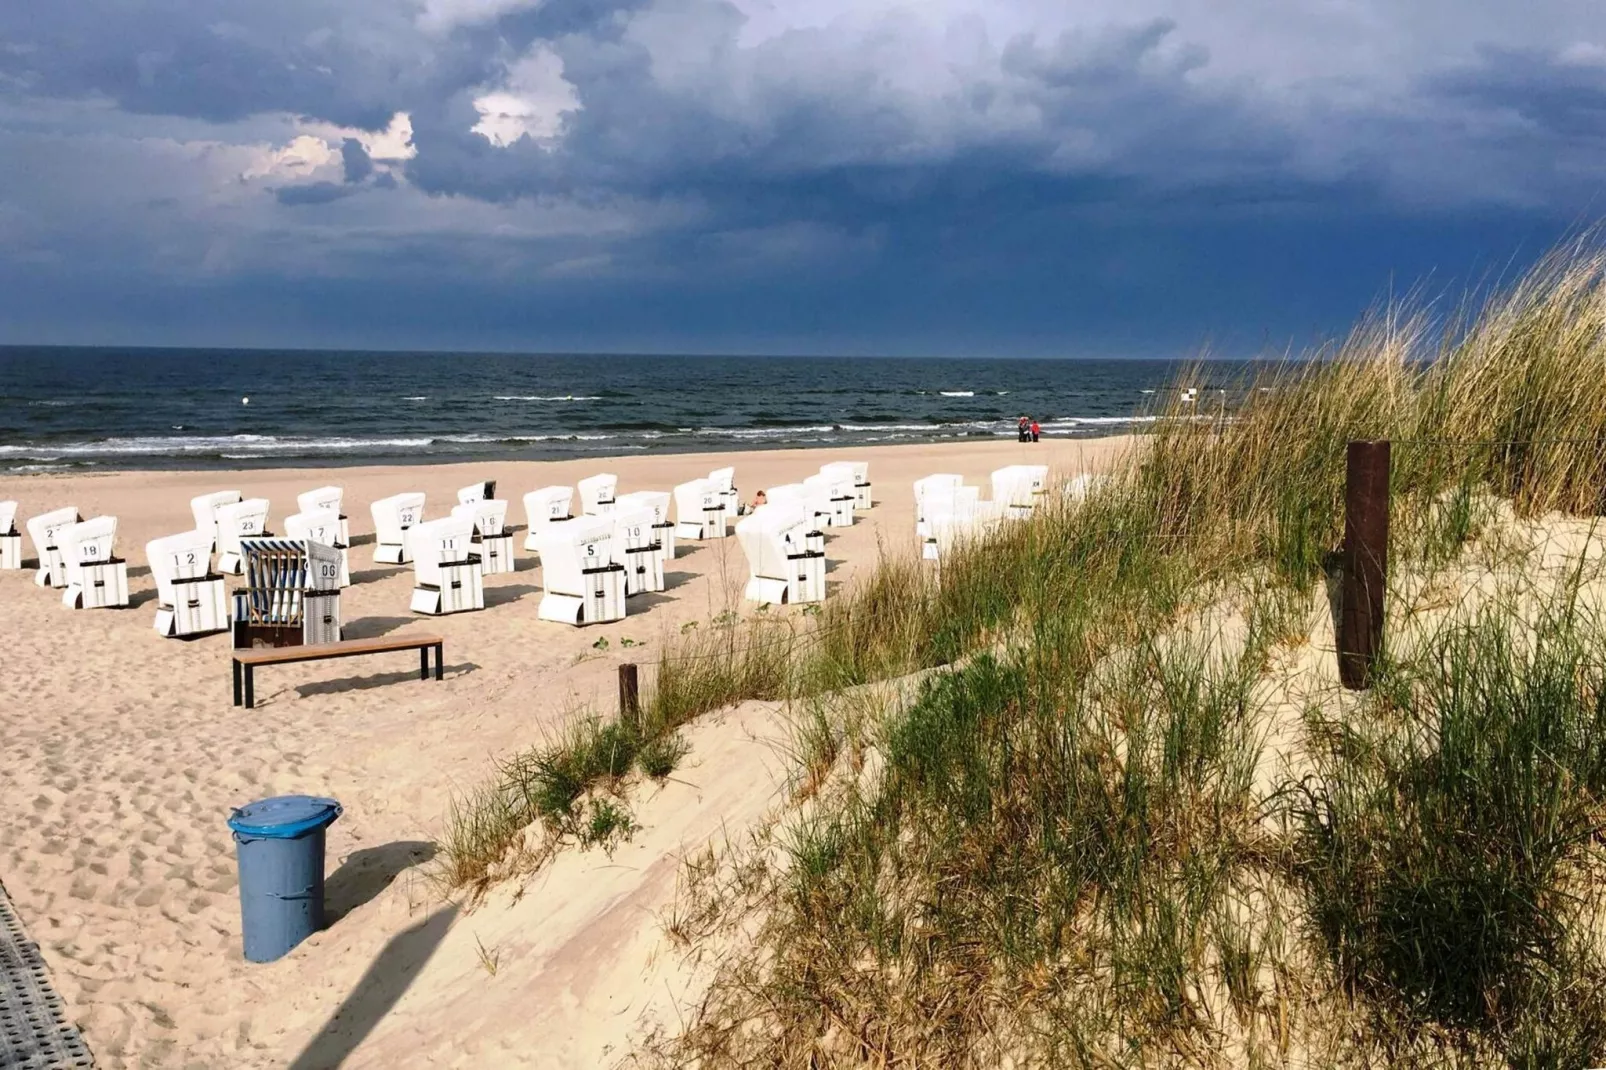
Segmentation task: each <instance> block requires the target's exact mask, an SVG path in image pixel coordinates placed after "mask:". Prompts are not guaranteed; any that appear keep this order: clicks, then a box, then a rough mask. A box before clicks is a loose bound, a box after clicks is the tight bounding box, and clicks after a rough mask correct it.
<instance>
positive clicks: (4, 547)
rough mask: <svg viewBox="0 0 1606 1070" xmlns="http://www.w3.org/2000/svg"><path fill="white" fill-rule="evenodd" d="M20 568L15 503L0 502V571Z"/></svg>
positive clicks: (19, 542)
mask: <svg viewBox="0 0 1606 1070" xmlns="http://www.w3.org/2000/svg"><path fill="white" fill-rule="evenodd" d="M21 567H22V535H21V533H20V532H18V531H17V503H16V502H0V570H3V571H7V572H15V571H16V570H17V569H19V568H21Z"/></svg>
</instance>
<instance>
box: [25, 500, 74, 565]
mask: <svg viewBox="0 0 1606 1070" xmlns="http://www.w3.org/2000/svg"><path fill="white" fill-rule="evenodd" d="M76 523H78V510H77V509H75V508H73V507H72V506H70V505H69V506H66V507H64V508H61V509H55V510H52V511H51V512H48V513H41V514H40V515H39V516H36V517H33V518H31V519H30V520H29V521H28V538H29V539H31V540H32V541H33V546H34V549H35V550H37V551H38V553H39V560H40V561H41V563H42V562H43V561H44V557H45V551H46V550H48V549H50V548H51V547H52V546H55V547H60V545H61V544H60V542H58V541H57V540H58V538H59V536H60V534H61V530H62V529H63V528H65V527H67V526H69V525H71V524H76Z"/></svg>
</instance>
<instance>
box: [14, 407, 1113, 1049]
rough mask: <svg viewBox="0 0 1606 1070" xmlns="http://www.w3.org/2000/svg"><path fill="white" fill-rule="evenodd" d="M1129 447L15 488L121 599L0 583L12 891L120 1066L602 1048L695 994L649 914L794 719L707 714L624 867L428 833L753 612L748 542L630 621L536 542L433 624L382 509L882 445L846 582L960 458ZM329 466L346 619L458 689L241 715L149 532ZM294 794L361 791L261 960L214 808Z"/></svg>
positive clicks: (1091, 460)
mask: <svg viewBox="0 0 1606 1070" xmlns="http://www.w3.org/2000/svg"><path fill="white" fill-rule="evenodd" d="M1127 441H1128V440H1125V439H1119V438H1110V439H1097V440H1074V441H1073V440H1054V441H1045V442H1044V443H1042V444H1041V445H1038V446H1025V445H1020V444H1017V443H1014V442H986V443H977V442H964V443H954V444H941V445H918V446H895V447H882V448H860V449H854V450H851V451H848V450H821V451H801V450H787V451H765V452H751V453H718V454H702V455H695V454H680V455H658V456H634V457H623V458H616V459H594V460H588V461H585V462H559V463H535V462H520V463H489V464H469V465H437V466H397V467H366V468H341V469H310V470H288V469H286V470H253V471H241V472H232V473H231V472H219V471H207V472H154V473H147V472H123V473H115V474H102V475H86V476H67V477H57V476H36V477H13V478H6V479H0V499H11V498H14V499H16V500H17V501H18V502H19V509H18V525H19V527H21V525H22V523H23V522H24V521H25V520H26V518H28V517H30V516H33V515H35V514H37V513H40V512H43V511H45V510H48V509H53V508H59V507H61V506H65V505H73V506H76V507H77V508H78V509H79V511H80V512H81V513H82V514H83V515H84V516H85V517H89V516H93V515H98V514H110V515H115V516H116V517H117V518H118V521H119V530H118V552H119V554H120V555H121V556H122V557H124V558H126V559H127V560H128V562H129V572H130V589H131V592H132V599H133V606H132V608H129V609H127V610H121V611H112V610H96V611H79V612H73V611H70V610H68V609H66V608H65V607H63V606H62V605H61V603H60V600H59V594H58V593H56V592H51V591H48V590H42V589H40V588H38V587H35V586H34V585H33V584H32V582H31V571H22V572H8V573H0V622H3V635H4V637H5V649H6V657H5V664H6V672H5V673H4V674H3V676H0V755H3V765H0V768H3V769H4V773H3V775H0V783H3V784H4V793H3V794H4V798H5V799H6V801H7V803H8V804H9V810H10V813H9V815H8V817H7V819H6V821H5V825H4V827H5V830H6V832H5V836H4V840H3V845H0V880H3V881H4V884H5V887H6V889H7V891H8V892H9V893H10V895H11V897H12V898H13V900H14V901H15V903H16V905H17V908H18V910H19V911H20V913H21V916H22V918H23V921H24V923H25V924H26V925H27V927H28V929H29V932H30V935H31V936H32V938H33V939H35V940H37V941H38V942H39V943H40V945H41V946H42V948H43V949H44V954H45V957H46V959H47V961H48V963H49V966H50V968H51V971H52V979H53V980H54V982H55V984H56V985H57V987H58V988H59V989H60V991H61V992H62V994H63V996H64V997H65V998H66V1000H67V1002H68V1005H69V1007H70V1008H71V1012H72V1015H73V1017H74V1019H75V1021H76V1022H77V1023H78V1024H79V1025H80V1026H81V1028H82V1030H83V1032H84V1035H85V1038H86V1039H87V1041H88V1043H89V1045H90V1047H91V1048H92V1050H93V1051H94V1053H95V1055H96V1057H97V1060H98V1061H99V1065H102V1066H106V1067H122V1066H162V1067H169V1066H171V1067H216V1066H230V1067H247V1066H250V1067H255V1066H263V1067H266V1066H286V1065H294V1066H297V1067H301V1068H310V1067H315V1066H333V1065H345V1066H352V1067H361V1066H378V1065H390V1066H400V1065H407V1066H422V1065H427V1066H464V1067H472V1066H497V1067H513V1066H543V1067H544V1066H576V1067H581V1066H585V1067H589V1066H596V1065H607V1064H608V1063H609V1062H610V1061H611V1060H614V1059H617V1058H618V1057H619V1056H620V1055H622V1054H623V1053H624V1050H625V1045H626V1044H627V1043H628V1041H629V1039H630V1037H631V1036H632V1035H634V1034H635V1033H636V1032H637V1031H638V1030H639V1029H641V1028H643V1027H644V1026H650V1025H652V1024H653V1023H654V1022H655V1021H658V1022H671V1023H672V1022H673V1021H674V1020H675V1015H676V1013H677V1012H676V1008H677V1006H679V1005H680V1003H679V1001H681V1000H683V999H685V998H689V996H690V993H687V992H685V991H682V990H680V988H679V986H680V985H681V981H682V975H681V974H679V973H677V968H676V966H675V964H674V962H673V961H672V957H670V956H666V955H665V954H663V953H662V952H663V948H662V946H661V931H660V930H661V925H660V922H659V921H658V912H660V911H662V910H663V909H665V908H666V907H667V906H668V904H669V901H670V899H671V898H672V896H673V891H674V887H675V879H676V872H677V868H678V866H679V864H680V859H681V857H682V855H683V854H684V853H685V852H687V851H693V850H698V849H700V848H701V847H702V846H703V845H705V844H706V843H707V842H708V840H709V839H710V837H714V836H729V835H734V834H736V833H737V831H738V830H739V829H741V828H742V827H744V826H745V825H746V824H749V823H751V822H753V821H755V820H757V819H759V818H760V817H761V816H762V815H763V814H764V812H765V811H766V810H767V809H769V807H770V806H771V804H772V800H773V797H774V793H775V790H776V786H777V778H778V777H779V776H780V774H781V768H782V765H783V761H782V759H781V756H780V754H779V753H778V749H777V748H779V747H780V746H782V742H781V738H782V736H783V735H784V733H783V732H782V725H781V721H780V718H779V715H778V714H777V713H776V711H774V710H773V709H772V708H769V707H766V706H764V705H763V704H757V703H754V704H748V705H747V706H744V707H741V708H739V709H737V710H734V711H728V712H727V713H725V714H720V715H716V716H714V717H713V718H710V719H709V720H707V721H705V722H703V723H700V724H699V725H697V726H694V728H693V729H692V730H691V731H690V732H689V734H688V739H689V741H690V742H691V745H692V751H691V754H690V756H689V758H688V759H687V761H686V762H685V763H684V764H683V766H682V767H681V768H680V769H679V770H678V771H677V773H676V774H675V776H674V777H672V778H671V779H670V780H669V781H668V782H667V783H666V784H665V785H664V786H663V787H662V788H660V789H656V794H655V795H651V796H649V798H647V799H646V800H644V801H643V802H642V804H641V806H640V807H639V808H638V813H637V820H638V822H639V823H640V825H641V828H639V829H638V830H637V832H636V834H635V836H634V837H633V839H632V840H631V841H630V842H628V843H626V844H624V845H623V846H622V847H620V848H619V849H618V850H617V851H615V852H614V854H613V856H612V857H611V858H610V857H608V856H606V855H605V854H603V853H602V852H600V851H591V852H579V851H571V852H567V853H566V854H564V855H562V856H560V857H559V858H558V859H557V860H556V861H555V862H554V863H552V864H551V865H549V866H548V867H546V868H545V869H544V870H542V871H541V872H540V873H538V874H537V875H536V876H535V877H534V878H533V879H532V880H530V881H528V882H521V883H519V884H518V885H517V886H516V887H504V888H501V889H498V890H497V891H496V892H494V893H493V894H492V895H491V896H490V897H489V899H488V900H487V901H486V902H484V903H481V904H478V905H476V906H474V907H473V908H472V909H470V908H467V907H465V906H464V905H463V904H456V903H451V902H447V901H445V900H443V899H442V897H441V896H440V894H439V893H438V891H437V890H436V889H435V888H434V887H433V886H432V885H431V883H430V882H429V880H428V879H427V873H428V870H429V864H430V863H429V860H430V857H431V854H432V851H433V848H432V841H433V839H434V838H435V837H436V836H437V835H438V833H439V831H440V828H441V825H442V822H443V820H444V818H445V815H446V813H447V810H448V805H449V801H450V798H451V797H452V794H453V792H454V791H459V790H462V789H464V788H466V787H468V786H471V785H473V784H474V783H476V782H477V781H478V780H479V779H481V778H482V777H483V776H484V774H485V772H486V770H487V768H488V762H489V760H490V759H491V758H492V757H493V756H495V755H498V754H501V753H506V752H508V751H510V750H512V749H514V748H518V747H521V746H528V745H530V744H532V743H534V742H536V741H538V740H540V739H541V738H542V737H543V735H544V734H549V733H551V732H552V731H553V730H554V729H556V728H557V727H558V726H560V725H561V724H562V723H563V721H564V719H565V717H566V716H570V715H573V714H574V713H575V712H576V711H579V710H583V709H585V708H588V707H589V708H592V709H595V710H597V711H600V712H604V713H610V714H611V713H612V711H613V707H614V704H615V699H614V686H615V684H614V681H615V676H616V673H615V667H616V666H617V665H618V664H619V663H620V662H622V661H625V660H630V661H637V662H640V663H642V664H644V665H645V664H649V663H650V662H651V661H652V660H653V658H654V657H655V656H656V653H655V652H656V651H657V650H659V649H661V648H662V646H663V644H664V641H665V639H666V637H668V636H671V635H674V634H676V633H677V632H678V631H679V629H680V628H681V626H682V625H684V624H686V623H687V622H690V621H708V620H710V619H711V618H713V617H714V616H716V615H718V614H720V613H721V612H724V611H725V610H726V609H728V608H733V607H736V608H739V604H740V595H741V588H742V584H743V582H744V581H745V579H746V575H747V572H746V564H745V560H744V558H743V556H742V552H741V549H740V547H739V545H738V544H737V542H736V540H735V539H725V540H719V541H710V542H706V543H692V544H683V545H682V548H681V553H680V556H679V558H678V559H677V560H676V561H675V562H674V564H673V566H672V568H671V569H670V575H669V584H670V588H671V589H670V590H669V591H668V592H667V593H666V594H664V595H662V596H650V595H649V596H642V597H640V598H638V599H634V600H632V603H631V607H630V616H629V617H628V618H627V619H626V620H625V621H623V622H620V623H617V624H609V625H601V626H596V627H589V628H582V629H574V628H569V627H565V626H562V625H557V624H552V623H547V622H543V621H540V620H538V619H537V617H536V605H537V603H538V602H539V600H540V591H541V573H540V570H539V569H538V568H535V567H534V563H533V561H532V560H531V559H530V555H528V554H526V553H525V552H524V551H523V550H522V539H520V540H516V541H519V542H520V543H521V547H520V550H519V558H520V560H519V571H518V572H516V573H515V574H512V575H501V576H494V577H488V578H487V581H486V603H487V608H486V610H485V611H484V612H479V613H467V614H461V615H457V616H451V617H446V618H426V617H420V616H416V615H414V614H412V613H410V612H409V610H408V597H409V594H410V591H411V587H412V572H411V569H410V568H397V567H392V566H376V565H375V564H374V563H373V543H372V538H371V532H372V524H371V520H370V516H369V511H368V503H369V502H371V501H373V500H375V499H377V498H381V497H384V496H386V495H390V494H394V493H397V492H400V491H404V490H421V491H424V492H425V493H426V494H427V495H428V499H429V508H428V514H427V515H428V516H431V517H433V516H439V515H443V514H444V512H445V509H446V507H447V506H448V505H449V504H450V503H452V502H453V501H455V491H456V489H457V488H458V487H460V486H463V485H464V484H467V483H469V482H472V481H476V480H480V479H488V478H494V479H495V480H497V482H498V486H499V490H500V496H502V497H504V498H507V499H508V500H509V501H510V502H511V503H512V506H511V507H510V510H509V520H510V521H512V522H515V523H517V524H518V525H520V526H522V524H523V522H524V516H523V510H522V506H521V504H520V499H521V497H522V495H523V494H524V492H525V491H528V490H531V489H534V488H535V487H538V486H543V485H546V484H550V483H565V484H573V483H574V481H575V480H576V479H578V478H581V477H584V476H587V475H591V474H595V473H596V472H598V471H611V472H614V473H617V474H618V476H619V490H620V492H621V493H624V492H628V491H633V490H651V489H659V490H667V489H669V488H670V487H671V486H672V485H674V484H676V483H679V482H683V481H684V480H686V479H689V478H693V477H696V476H699V475H702V474H704V473H706V472H707V471H708V470H709V469H711V468H714V467H716V466H720V465H727V464H729V465H735V466H736V482H737V485H738V486H739V487H740V488H741V489H742V491H743V492H744V497H745V496H750V495H751V494H752V492H753V491H755V490H757V489H759V488H761V487H764V486H768V485H774V484H779V483H785V482H792V481H795V480H798V479H801V478H802V477H804V476H805V475H808V474H811V473H813V472H814V471H816V470H817V469H818V467H819V465H820V464H821V463H824V462H825V461H829V460H845V459H863V460H868V461H869V462H870V466H871V468H870V473H871V479H872V482H873V484H874V487H875V499H876V502H877V504H876V506H875V508H874V509H873V510H872V511H871V512H869V513H868V514H866V515H863V516H861V518H860V520H859V522H858V524H857V525H856V526H854V527H853V528H851V529H847V530H842V531H839V532H836V533H834V537H833V538H831V540H830V542H829V544H828V547H827V556H828V559H829V561H830V562H831V565H830V567H831V572H830V576H829V579H830V581H831V587H832V590H833V591H837V590H840V586H841V585H842V584H848V583H851V582H852V580H853V577H854V575H855V573H856V572H857V571H859V570H861V569H863V568H864V567H865V566H867V565H870V564H873V562H874V561H875V560H876V557H877V554H878V552H886V553H912V552H913V551H914V548H915V540H914V533H913V501H912V497H911V493H910V484H911V483H912V481H913V480H914V479H916V478H919V477H921V476H924V475H927V474H930V473H933V472H943V471H949V472H957V473H962V474H963V475H964V476H965V477H966V479H967V481H968V482H979V483H982V484H985V483H986V478H987V474H988V473H989V472H990V471H991V470H993V469H995V468H997V467H1000V466H1002V465H1005V464H1010V463H1020V462H1028V461H1030V462H1033V463H1048V464H1050V465H1052V466H1053V467H1054V468H1055V469H1056V470H1058V471H1061V472H1064V473H1066V474H1074V473H1076V472H1080V471H1087V470H1097V469H1098V468H1100V467H1102V466H1104V465H1105V464H1107V463H1108V461H1109V459H1110V458H1111V457H1113V456H1114V455H1115V454H1116V452H1118V451H1119V450H1120V449H1121V448H1122V447H1123V446H1124V445H1125V444H1126V442H1127ZM328 483H337V484H340V485H342V486H343V487H344V488H345V502H346V512H347V514H348V515H349V516H350V518H351V525H352V533H353V536H354V542H355V543H356V545H355V546H354V547H353V549H352V554H351V565H352V573H353V586H352V587H351V588H349V589H348V590H347V591H346V592H345V593H344V594H343V596H342V614H343V617H344V620H345V623H346V634H347V636H348V637H350V638H356V637H364V636H377V635H383V634H392V633H397V632H405V631H408V630H412V631H418V632H425V631H434V632H439V633H441V634H442V635H444V637H445V666H446V671H445V679H444V681H442V682H440V683H435V682H429V683H421V682H419V681H418V680H417V678H416V662H415V661H414V660H413V657H412V655H411V654H407V653H402V654H390V655H380V656H375V657H370V658H363V659H355V660H348V661H339V662H323V663H315V664H310V665H294V666H283V667H276V668H271V669H266V670H264V671H262V672H261V673H259V675H258V679H257V708H256V709H255V710H251V711H245V710H240V709H234V708H232V707H231V705H230V693H229V669H228V648H229V640H228V638H227V637H226V636H224V635H217V636H212V637H208V638H204V639H201V640H197V641H194V642H185V641H177V640H172V639H164V638H162V637H160V636H158V635H157V634H156V632H155V631H154V630H153V629H152V627H151V621H152V616H153V614H154V612H155V590H154V585H153V582H152V580H151V577H150V575H149V571H148V569H147V568H146V566H145V560H144V544H145V542H146V541H147V540H149V539H151V538H155V537H158V536H161V535H167V534H173V533H176V532H179V531H183V530H187V529H188V528H189V527H191V526H192V521H191V517H190V511H189V500H190V498H191V497H192V496H194V495H197V494H200V493H203V492H206V491H209V490H216V489H224V488H229V489H238V490H240V491H242V492H243V493H244V494H245V495H246V496H247V497H253V496H260V497H265V498H268V499H269V500H270V501H271V502H272V505H273V508H272V513H271V522H272V523H273V524H275V525H277V524H278V523H279V522H280V521H281V520H282V518H283V517H284V516H285V515H286V513H289V512H293V511H294V499H295V495H296V494H297V493H298V492H301V491H304V490H309V489H311V488H313V487H317V486H321V485H324V484H328ZM32 554H33V551H32V547H31V546H29V547H27V549H26V550H25V557H28V558H31V557H32ZM602 639H607V640H609V642H608V643H607V644H606V649H605V650H599V649H597V646H598V643H599V640H602ZM626 639H628V640H631V645H630V646H626V645H625V643H624V640H626ZM291 792H305V793H310V794H317V795H329V796H333V797H335V798H337V799H339V800H340V801H341V802H342V803H343V804H344V806H345V814H344V816H343V817H342V818H341V819H340V820H339V821H338V822H337V823H336V824H335V825H334V826H333V827H332V828H331V830H330V833H329V841H328V856H327V868H328V895H327V898H328V906H329V914H330V918H331V924H330V925H329V927H328V928H327V930H326V931H324V932H322V933H320V934H318V935H316V936H314V937H313V938H311V939H310V940H308V941H307V942H306V943H304V944H303V945H302V946H301V947H299V948H298V949H296V950H295V951H294V952H292V953H291V954H290V955H289V956H287V957H286V958H284V959H282V960H280V961H279V962H276V963H273V964H270V965H252V964H249V963H246V962H245V961H244V960H243V957H242V954H241V950H240V917H239V903H238V898H237V895H238V893H237V888H236V883H235V860H234V851H233V846H232V843H231V841H230V836H229V832H228V830H227V828H226V827H225V824H224V822H225V819H226V818H227V817H228V814H229V810H230V808H231V807H233V806H237V805H240V804H242V803H245V802H248V801H250V800H252V799H256V798H262V797H266V796H270V795H275V794H281V793H291ZM342 1060H343V1061H342Z"/></svg>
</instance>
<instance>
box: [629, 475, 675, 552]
mask: <svg viewBox="0 0 1606 1070" xmlns="http://www.w3.org/2000/svg"><path fill="white" fill-rule="evenodd" d="M616 501H617V504H618V507H619V508H620V509H651V510H652V530H653V541H654V542H656V543H657V544H658V557H659V559H660V560H662V561H663V563H664V564H665V565H666V566H667V565H668V564H669V562H671V561H673V560H674V559H675V522H674V521H673V520H671V519H669V507H670V503H671V502H672V501H673V496H672V495H671V494H670V493H669V491H667V490H637V491H632V492H631V493H629V494H621V495H619V497H618V498H617V499H616Z"/></svg>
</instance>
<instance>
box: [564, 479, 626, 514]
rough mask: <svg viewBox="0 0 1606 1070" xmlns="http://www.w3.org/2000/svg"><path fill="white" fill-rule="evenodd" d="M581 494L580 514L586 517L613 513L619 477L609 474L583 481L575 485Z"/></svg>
mask: <svg viewBox="0 0 1606 1070" xmlns="http://www.w3.org/2000/svg"><path fill="white" fill-rule="evenodd" d="M574 489H575V490H577V491H579V492H580V512H581V513H582V514H583V515H585V516H602V515H604V514H606V513H611V512H613V507H614V498H615V496H616V495H615V492H616V491H617V490H618V489H619V477H618V476H616V475H613V474H611V473H609V472H602V473H600V474H598V475H594V476H591V477H589V478H587V479H582V480H580V481H579V482H578V483H576V484H575V485H574Z"/></svg>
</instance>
